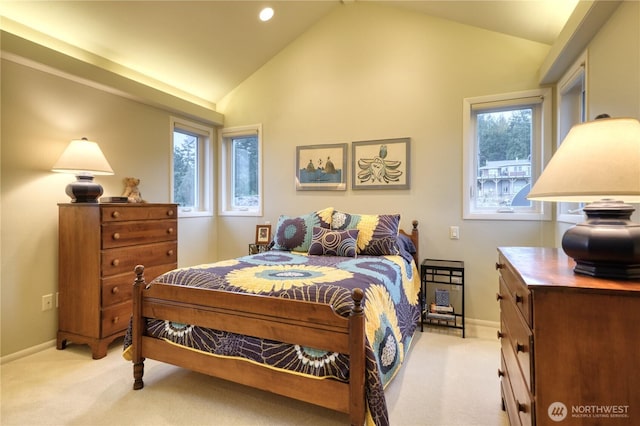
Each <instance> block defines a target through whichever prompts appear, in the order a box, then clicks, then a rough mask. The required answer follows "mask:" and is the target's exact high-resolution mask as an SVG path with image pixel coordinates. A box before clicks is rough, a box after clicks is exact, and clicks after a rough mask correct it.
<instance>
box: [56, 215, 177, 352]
mask: <svg viewBox="0 0 640 426" xmlns="http://www.w3.org/2000/svg"><path fill="white" fill-rule="evenodd" d="M58 235H59V252H58V292H59V299H58V302H59V313H58V336H57V344H56V347H57V348H58V349H64V348H65V347H66V344H67V342H68V341H71V342H73V343H80V344H87V345H89V346H90V347H91V352H92V356H93V358H94V359H99V358H102V357H104V356H105V355H106V354H107V347H108V346H109V344H110V343H111V342H112V341H113V340H114V339H116V338H117V337H120V336H123V335H124V333H125V331H126V329H127V326H128V324H129V318H130V316H131V309H132V307H131V294H132V291H133V280H134V278H135V277H134V273H133V269H134V267H135V266H136V265H137V264H143V265H144V266H145V276H146V278H147V280H149V281H150V280H151V279H153V278H155V277H157V276H158V275H160V274H162V273H164V272H167V271H169V270H171V269H174V268H176V266H177V258H178V256H177V255H178V241H177V240H178V221H177V205H176V204H80V203H76V204H59V228H58Z"/></svg>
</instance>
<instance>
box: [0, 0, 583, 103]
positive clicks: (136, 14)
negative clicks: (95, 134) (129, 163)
mask: <svg viewBox="0 0 640 426" xmlns="http://www.w3.org/2000/svg"><path fill="white" fill-rule="evenodd" d="M356 1H359V2H365V1H371V2H373V3H379V4H384V5H387V6H392V7H402V8H406V9H411V10H414V11H416V12H418V13H426V14H429V15H433V16H436V17H441V18H444V19H450V20H454V21H457V22H460V23H463V24H467V25H473V26H477V27H481V28H484V29H488V30H492V31H497V32H501V33H505V34H509V35H513V36H516V37H520V38H525V39H528V40H532V41H536V42H539V43H544V44H548V45H551V44H553V42H554V41H555V39H556V37H557V36H558V34H559V33H560V31H561V30H562V28H563V26H564V24H565V23H566V21H567V19H568V18H569V16H570V14H571V12H572V11H573V10H574V8H575V6H576V4H577V1H578V0H499V1H484V0H474V1H451V0H450V1H430V0H424V1H390V0H387V1H374V0H343V1H338V0H322V1H282V0H274V1H269V0H264V1H215V0H214V1H212V0H209V1H118V2H116V1H29V0H20V1H11V0H3V1H2V5H1V9H0V14H1V15H2V26H3V27H6V26H7V25H10V26H12V27H13V28H14V29H15V28H18V32H22V33H23V34H28V35H29V38H32V39H33V38H41V39H42V40H45V41H42V43H46V44H49V45H55V44H56V43H57V44H58V45H67V46H68V45H70V46H74V47H75V48H79V49H82V51H86V52H90V53H91V54H93V55H97V57H101V58H104V59H106V60H108V61H109V62H112V63H115V64H118V65H120V66H122V67H126V68H128V69H131V70H133V71H135V72H136V73H139V74H140V75H144V76H147V77H149V78H151V79H154V80H156V81H159V82H162V83H164V84H167V85H169V86H172V87H175V88H177V89H179V90H181V91H184V92H186V93H189V94H192V95H194V96H197V97H199V98H202V99H204V100H206V101H208V102H212V103H215V102H218V101H219V100H220V99H221V98H222V97H224V96H225V95H226V94H228V93H229V92H230V91H231V90H232V89H233V88H234V87H236V86H237V85H238V84H239V83H241V82H242V81H243V80H244V79H246V78H247V77H248V76H250V75H251V74H252V73H253V72H255V71H256V70H257V69H259V68H260V67H261V66H262V65H264V64H265V63H266V62H267V61H268V60H269V59H270V58H272V57H273V56H274V55H275V54H277V53H278V52H279V51H280V50H282V49H283V48H284V47H285V46H286V45H287V44H289V43H291V42H292V41H293V40H294V39H296V38H297V37H298V36H300V35H301V34H302V33H303V32H305V31H306V30H307V29H309V28H310V27H311V26H313V25H314V24H315V23H316V22H317V21H319V20H320V19H322V18H323V17H324V16H326V15H327V14H329V13H331V12H332V11H333V10H334V9H335V8H339V7H350V5H351V4H352V3H354V2H356ZM264 6H271V7H273V9H274V10H275V15H274V17H273V19H272V20H270V21H268V22H261V21H260V20H259V19H258V13H259V11H260V10H261V9H262V7H264ZM7 18H8V19H7ZM34 30H35V31H34ZM14 32H15V31H14ZM19 35H22V34H19ZM34 41H38V40H34ZM60 42H62V43H60ZM49 47H52V46H49ZM60 49H61V50H64V47H60ZM75 55H76V56H77V55H78V54H77V49H76V52H75Z"/></svg>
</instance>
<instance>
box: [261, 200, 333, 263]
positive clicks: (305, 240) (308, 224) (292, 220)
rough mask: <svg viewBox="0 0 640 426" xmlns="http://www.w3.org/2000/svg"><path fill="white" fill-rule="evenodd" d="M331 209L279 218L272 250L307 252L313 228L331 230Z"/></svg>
mask: <svg viewBox="0 0 640 426" xmlns="http://www.w3.org/2000/svg"><path fill="white" fill-rule="evenodd" d="M332 214H333V207H327V208H326V209H322V210H318V211H315V212H312V213H309V214H306V215H302V216H284V215H282V216H280V218H279V219H278V224H277V225H276V231H275V233H274V236H273V243H274V244H273V249H274V250H289V251H303V252H308V251H309V246H310V245H311V239H312V237H313V228H314V227H315V226H317V227H320V228H326V229H330V228H331V215H332Z"/></svg>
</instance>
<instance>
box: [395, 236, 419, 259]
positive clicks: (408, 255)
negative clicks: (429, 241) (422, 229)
mask: <svg viewBox="0 0 640 426" xmlns="http://www.w3.org/2000/svg"><path fill="white" fill-rule="evenodd" d="M396 241H397V243H398V248H399V249H400V256H402V257H403V258H404V260H406V261H407V262H408V263H411V261H412V260H414V259H413V254H414V253H415V252H417V249H416V246H415V244H413V241H411V238H409V237H408V236H406V235H404V234H401V233H398V238H397V239H396Z"/></svg>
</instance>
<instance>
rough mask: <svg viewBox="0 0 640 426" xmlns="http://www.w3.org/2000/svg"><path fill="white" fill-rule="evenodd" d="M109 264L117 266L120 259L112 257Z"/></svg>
mask: <svg viewBox="0 0 640 426" xmlns="http://www.w3.org/2000/svg"><path fill="white" fill-rule="evenodd" d="M111 264H112V265H113V266H118V265H119V264H120V259H113V260H112V261H111Z"/></svg>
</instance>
